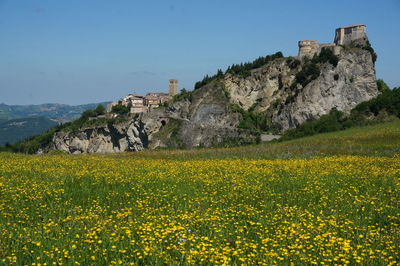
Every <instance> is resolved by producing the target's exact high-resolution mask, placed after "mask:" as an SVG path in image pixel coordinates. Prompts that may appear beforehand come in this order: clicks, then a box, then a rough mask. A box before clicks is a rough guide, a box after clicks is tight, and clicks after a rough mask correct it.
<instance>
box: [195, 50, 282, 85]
mask: <svg viewBox="0 0 400 266" xmlns="http://www.w3.org/2000/svg"><path fill="white" fill-rule="evenodd" d="M278 58H283V54H282V52H277V53H275V54H272V55H267V56H264V57H259V58H257V59H256V60H254V61H252V62H247V63H240V64H233V65H232V66H230V67H228V69H227V70H226V71H225V74H227V73H229V74H232V75H239V76H241V77H243V78H245V77H248V76H250V74H251V70H252V69H256V68H259V67H261V66H263V65H265V64H268V63H269V62H271V61H273V60H275V59H278ZM223 75H224V72H223V71H222V70H221V69H219V70H218V71H217V74H215V75H213V76H208V75H206V76H205V77H204V78H203V79H202V80H201V81H198V82H196V83H195V85H194V89H195V90H196V89H199V88H201V87H203V86H204V85H206V84H208V83H210V82H211V81H212V80H214V79H217V78H221V77H223Z"/></svg>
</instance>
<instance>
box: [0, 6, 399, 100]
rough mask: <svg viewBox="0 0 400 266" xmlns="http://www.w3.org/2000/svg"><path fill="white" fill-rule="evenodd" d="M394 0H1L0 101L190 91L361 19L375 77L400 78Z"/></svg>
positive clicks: (327, 37)
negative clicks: (172, 85) (171, 88)
mask: <svg viewBox="0 0 400 266" xmlns="http://www.w3.org/2000/svg"><path fill="white" fill-rule="evenodd" d="M399 15H400V1H397V0H384V1H373V0H366V1H358V0H354V1H344V0H340V1H329V2H328V1H317V0H312V1H304V2H301V4H299V2H298V1H278V0H270V1H262V0H251V1H246V2H244V1H232V0H231V1H227V0H221V1H211V0H205V1H184V0H174V1H161V0H160V1H128V0H121V1H118V2H117V1H105V0H88V1H79V0H71V1H52V0H37V1H31V0H20V1H13V0H0V32H1V34H0V58H1V60H0V102H4V103H6V104H41V103H49V102H52V103H65V104H74V105H75V104H85V103H93V102H102V101H112V100H116V99H118V98H120V97H122V96H124V95H126V94H128V93H139V94H146V93H147V92H150V91H153V92H166V91H167V89H168V79H170V78H176V79H178V80H179V87H180V88H182V87H185V88H187V89H190V90H191V89H193V85H194V83H195V82H196V81H198V80H200V79H202V78H203V76H205V75H206V74H209V75H210V74H214V73H216V71H217V69H223V70H225V69H226V68H227V67H228V66H229V65H232V64H234V63H240V62H246V61H252V60H254V59H256V58H257V57H259V56H265V55H267V54H273V53H275V52H277V51H282V52H283V54H284V55H285V56H295V55H297V50H298V46H297V42H298V41H299V40H304V39H313V40H317V41H318V42H320V43H326V42H332V41H333V38H334V31H335V29H336V28H338V27H340V26H345V25H351V24H366V26H367V34H368V37H369V39H370V42H371V44H372V46H373V48H374V49H375V51H376V52H377V54H378V61H377V63H376V70H377V78H381V79H383V80H384V81H385V82H387V83H388V84H389V86H390V87H397V86H400V75H399V67H398V65H399V62H400V53H399V50H398V47H399V43H400V22H399V21H400V20H399Z"/></svg>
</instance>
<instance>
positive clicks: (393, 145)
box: [110, 121, 400, 160]
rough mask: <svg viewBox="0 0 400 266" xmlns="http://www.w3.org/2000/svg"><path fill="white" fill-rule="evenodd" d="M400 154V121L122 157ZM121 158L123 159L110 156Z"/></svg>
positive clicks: (173, 157)
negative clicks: (228, 146)
mask: <svg viewBox="0 0 400 266" xmlns="http://www.w3.org/2000/svg"><path fill="white" fill-rule="evenodd" d="M398 153H400V121H396V122H390V123H381V124H376V125H372V126H364V127H354V128H351V129H347V130H343V131H336V132H330V133H323V134H318V135H314V136H310V137H304V138H299V139H294V140H289V141H282V142H268V143H261V144H254V145H247V146H238V147H230V148H197V149H190V150H184V149H179V150H176V149H175V150H173V149H171V150H170V149H168V150H145V151H140V152H135V153H127V154H124V155H122V156H128V157H130V156H132V157H135V158H157V159H173V160H188V159H224V158H249V159H250V158H252V159H290V158H309V157H313V156H329V155H370V156H386V157H391V156H393V155H395V154H398ZM110 156H121V155H119V154H118V155H110Z"/></svg>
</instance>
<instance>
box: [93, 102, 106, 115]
mask: <svg viewBox="0 0 400 266" xmlns="http://www.w3.org/2000/svg"><path fill="white" fill-rule="evenodd" d="M94 111H95V112H96V114H97V115H104V114H105V113H106V108H105V107H104V106H103V105H102V104H99V105H97V107H96V109H94Z"/></svg>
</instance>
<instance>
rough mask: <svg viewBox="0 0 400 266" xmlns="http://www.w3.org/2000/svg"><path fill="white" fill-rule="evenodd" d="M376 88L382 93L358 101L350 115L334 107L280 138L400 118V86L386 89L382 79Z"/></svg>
mask: <svg viewBox="0 0 400 266" xmlns="http://www.w3.org/2000/svg"><path fill="white" fill-rule="evenodd" d="M377 83H378V88H379V87H381V91H382V93H381V94H380V95H379V96H378V97H376V98H374V99H371V100H369V101H366V102H363V103H360V104H359V105H357V106H356V107H355V108H354V109H353V110H351V112H350V115H348V116H346V115H345V114H344V113H343V112H341V111H338V110H336V109H333V110H331V112H330V113H329V114H327V115H323V116H321V117H320V118H318V119H316V120H313V121H310V122H306V123H303V124H302V125H300V126H298V127H297V128H295V129H290V130H288V131H286V132H285V134H284V136H283V138H282V140H287V139H292V138H298V137H304V136H310V135H314V134H318V133H323V132H331V131H338V130H343V129H346V128H350V127H354V126H365V125H370V124H376V123H382V122H386V121H391V120H396V119H398V118H400V87H399V88H394V89H393V90H390V89H386V88H388V87H387V85H386V84H385V83H384V82H383V81H378V82H377Z"/></svg>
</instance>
